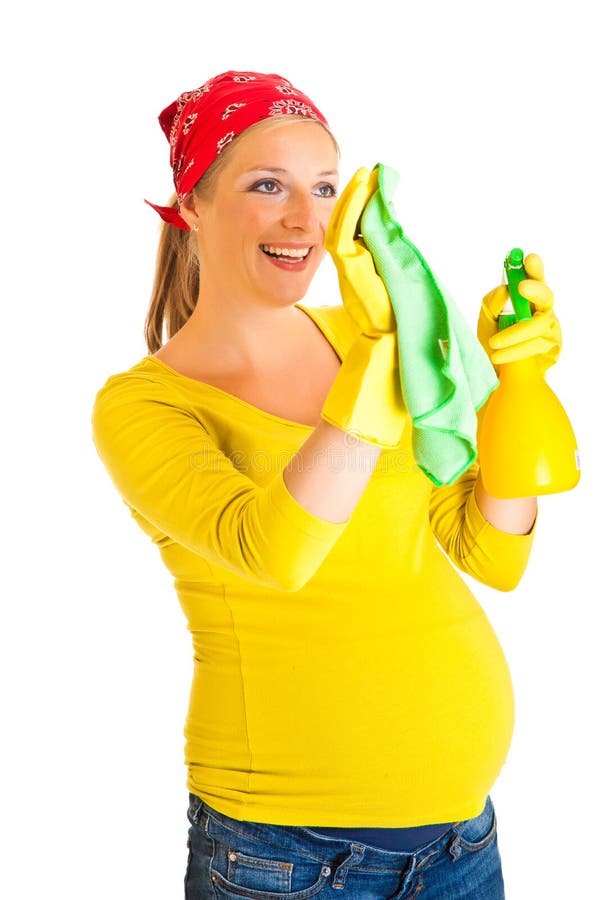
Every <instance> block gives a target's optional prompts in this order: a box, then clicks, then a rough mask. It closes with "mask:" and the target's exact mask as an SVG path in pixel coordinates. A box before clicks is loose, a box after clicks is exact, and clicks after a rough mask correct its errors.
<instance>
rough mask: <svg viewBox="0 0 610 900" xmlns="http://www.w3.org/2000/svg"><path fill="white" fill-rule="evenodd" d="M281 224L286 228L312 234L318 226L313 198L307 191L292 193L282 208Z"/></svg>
mask: <svg viewBox="0 0 610 900" xmlns="http://www.w3.org/2000/svg"><path fill="white" fill-rule="evenodd" d="M283 223H284V225H285V227H286V228H291V229H298V230H299V231H304V232H309V233H311V232H313V231H314V230H315V228H316V226H317V225H318V216H317V215H316V201H315V197H313V196H312V194H310V193H309V191H294V192H293V193H291V194H290V196H289V197H288V199H287V201H286V205H285V207H284V216H283Z"/></svg>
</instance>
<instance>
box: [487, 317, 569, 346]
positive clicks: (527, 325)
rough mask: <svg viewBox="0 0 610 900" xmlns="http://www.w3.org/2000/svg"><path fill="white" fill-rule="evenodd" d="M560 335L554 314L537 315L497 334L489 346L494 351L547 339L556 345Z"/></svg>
mask: <svg viewBox="0 0 610 900" xmlns="http://www.w3.org/2000/svg"><path fill="white" fill-rule="evenodd" d="M559 334H560V329H559V321H558V320H557V318H556V316H555V315H554V313H550V312H548V313H535V314H534V315H533V316H532V318H531V319H524V320H523V321H522V322H517V323H516V324H515V325H511V326H510V328H504V329H503V330H502V331H498V332H496V334H493V335H492V336H491V337H490V338H489V346H490V347H491V348H492V349H493V350H501V349H504V348H506V347H515V346H517V345H518V344H523V343H525V342H526V341H531V340H536V339H537V338H539V337H545V338H548V339H549V340H552V341H553V343H556V341H557V339H558V336H559Z"/></svg>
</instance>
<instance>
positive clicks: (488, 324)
mask: <svg viewBox="0 0 610 900" xmlns="http://www.w3.org/2000/svg"><path fill="white" fill-rule="evenodd" d="M523 265H524V266H525V271H526V273H527V276H528V277H527V278H526V279H525V280H524V281H522V282H521V283H520V285H519V293H520V294H521V295H522V296H523V297H525V298H526V299H527V300H529V301H530V303H531V304H532V305H533V306H534V312H533V315H532V318H531V319H526V320H524V321H522V322H517V323H516V324H515V325H511V326H510V327H509V328H504V329H503V330H502V331H498V316H499V315H500V313H501V312H502V310H503V309H504V307H505V305H506V304H507V303H509V294H508V287H507V286H506V285H505V284H503V285H500V286H499V287H497V288H494V289H493V290H492V291H490V292H489V294H486V295H485V297H483V302H482V305H481V312H480V315H479V324H478V329H477V336H478V338H479V341H480V342H481V344H482V345H483V347H484V349H485V350H486V352H487V355H488V356H489V359H490V361H491V363H492V365H493V366H494V367H496V368H497V367H498V366H501V365H503V364H504V363H511V362H515V361H516V360H519V359H526V358H527V357H529V356H537V357H538V362H539V364H540V368H541V369H542V370H543V371H545V370H546V369H548V368H549V366H552V365H553V364H554V363H556V362H557V357H558V356H559V353H560V351H561V326H560V325H559V320H558V319H557V316H556V315H555V313H554V312H553V292H552V291H551V289H550V288H549V286H548V285H547V284H546V283H545V281H544V266H543V264H542V260H541V259H540V257H539V256H538V255H537V254H535V253H530V254H529V256H526V257H525V259H524V260H523Z"/></svg>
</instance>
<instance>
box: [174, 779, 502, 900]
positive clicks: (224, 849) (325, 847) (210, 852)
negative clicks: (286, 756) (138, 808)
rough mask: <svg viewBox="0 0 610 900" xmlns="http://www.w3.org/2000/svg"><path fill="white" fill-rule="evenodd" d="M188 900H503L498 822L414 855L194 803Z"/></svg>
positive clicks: (484, 820) (463, 828) (460, 832)
mask: <svg viewBox="0 0 610 900" xmlns="http://www.w3.org/2000/svg"><path fill="white" fill-rule="evenodd" d="M188 817H189V821H190V823H191V827H190V828H189V841H188V847H189V855H188V864H187V870H186V876H185V879H184V885H185V898H186V900H238V898H241V900H307V898H309V897H317V898H319V900H330V898H333V900H386V898H387V900H389V898H391V900H411V898H415V897H417V898H419V900H467V898H471V900H475V898H476V900H503V898H504V885H503V881H502V868H501V865H500V854H499V853H498V842H497V836H496V817H495V813H494V808H493V805H492V802H491V799H490V798H488V799H487V803H486V805H485V809H484V810H483V812H482V813H481V815H480V816H477V817H476V818H474V819H469V820H468V821H467V822H456V823H455V824H454V825H452V826H451V827H450V829H449V830H448V831H447V832H446V833H445V834H443V835H442V836H441V837H440V838H437V839H436V840H434V841H431V842H429V843H427V844H425V845H423V846H421V847H418V848H417V849H415V850H413V851H412V852H410V853H402V852H395V851H391V850H381V849H378V848H375V847H371V846H370V845H368V844H360V843H356V842H354V841H345V840H337V839H336V838H333V837H325V836H322V835H316V834H314V833H313V832H312V831H310V830H309V829H308V828H303V827H300V826H297V825H265V824H261V823H258V822H240V821H238V820H237V819H232V818H229V817H228V816H225V815H223V814H222V813H219V812H216V810H214V809H212V808H211V807H210V806H208V805H207V804H206V803H204V802H203V800H201V799H200V798H199V797H195V796H194V795H192V794H191V795H190V805H189V810H188Z"/></svg>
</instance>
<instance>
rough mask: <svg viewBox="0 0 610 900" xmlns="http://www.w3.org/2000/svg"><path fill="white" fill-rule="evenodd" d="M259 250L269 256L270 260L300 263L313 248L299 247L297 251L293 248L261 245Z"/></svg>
mask: <svg viewBox="0 0 610 900" xmlns="http://www.w3.org/2000/svg"><path fill="white" fill-rule="evenodd" d="M260 248H261V250H262V251H263V253H266V254H267V256H271V257H272V259H282V260H286V261H288V260H290V261H291V262H293V261H294V262H302V261H303V260H304V259H307V257H308V256H309V254H310V252H311V251H312V249H313V247H301V248H299V249H296V248H294V247H274V246H273V245H272V244H261V245H260Z"/></svg>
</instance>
